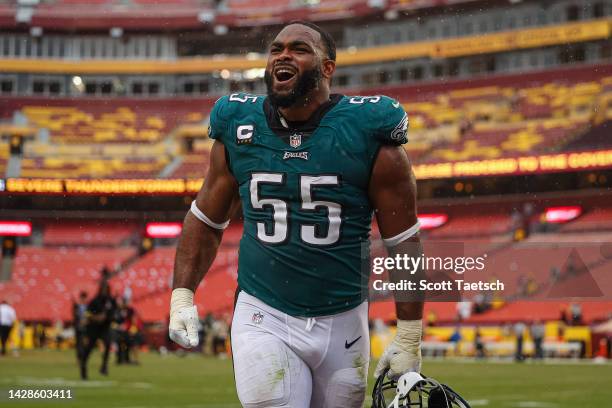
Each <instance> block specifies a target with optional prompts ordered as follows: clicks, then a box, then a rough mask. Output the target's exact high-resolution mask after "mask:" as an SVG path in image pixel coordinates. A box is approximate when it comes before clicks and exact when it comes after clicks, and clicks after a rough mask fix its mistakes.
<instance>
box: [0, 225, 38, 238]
mask: <svg viewBox="0 0 612 408" xmlns="http://www.w3.org/2000/svg"><path fill="white" fill-rule="evenodd" d="M30 235H32V223H31V222H29V221H0V236H12V237H29V236H30Z"/></svg>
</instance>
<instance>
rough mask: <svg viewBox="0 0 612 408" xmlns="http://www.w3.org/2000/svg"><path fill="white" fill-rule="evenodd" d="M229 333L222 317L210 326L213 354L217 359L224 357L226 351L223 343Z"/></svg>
mask: <svg viewBox="0 0 612 408" xmlns="http://www.w3.org/2000/svg"><path fill="white" fill-rule="evenodd" d="M228 333H229V326H228V324H227V323H226V321H225V319H223V317H220V318H219V319H216V320H215V321H214V323H213V325H212V337H213V344H212V346H213V353H214V355H215V356H217V357H224V356H225V352H226V351H227V349H226V347H225V342H226V341H227V336H228Z"/></svg>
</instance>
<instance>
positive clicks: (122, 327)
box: [111, 297, 130, 364]
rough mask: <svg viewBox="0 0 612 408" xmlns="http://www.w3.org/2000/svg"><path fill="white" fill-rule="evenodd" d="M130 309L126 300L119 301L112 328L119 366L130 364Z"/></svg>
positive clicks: (119, 299) (121, 298) (120, 299)
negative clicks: (128, 328)
mask: <svg viewBox="0 0 612 408" xmlns="http://www.w3.org/2000/svg"><path fill="white" fill-rule="evenodd" d="M128 313H129V310H128V307H127V303H126V301H125V299H124V298H123V297H119V298H118V299H117V310H116V312H115V318H114V320H113V323H112V324H111V327H112V338H113V340H114V341H115V343H116V344H117V353H116V354H117V364H128V363H129V362H130V354H129V345H128V343H129V338H128V331H127V326H128Z"/></svg>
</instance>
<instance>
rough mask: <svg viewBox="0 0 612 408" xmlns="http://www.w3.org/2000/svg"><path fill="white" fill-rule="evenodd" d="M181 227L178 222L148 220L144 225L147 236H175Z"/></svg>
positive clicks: (179, 232) (178, 233)
mask: <svg viewBox="0 0 612 408" xmlns="http://www.w3.org/2000/svg"><path fill="white" fill-rule="evenodd" d="M182 229H183V225H182V224H181V223H179V222H150V223H148V224H147V226H146V232H147V237H149V238H176V237H178V236H179V235H180V234H181V231H182Z"/></svg>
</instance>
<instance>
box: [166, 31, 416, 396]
mask: <svg viewBox="0 0 612 408" xmlns="http://www.w3.org/2000/svg"><path fill="white" fill-rule="evenodd" d="M335 69H336V47H335V43H334V41H333V39H332V37H331V36H330V35H329V34H328V33H326V32H325V31H323V30H322V29H320V28H319V27H318V26H316V25H314V24H311V23H307V22H294V23H290V24H288V25H287V26H285V27H284V28H283V29H282V30H281V32H280V33H279V34H278V35H277V36H276V38H275V39H274V40H273V42H272V43H271V44H270V48H269V56H268V62H267V67H266V71H265V81H266V85H267V96H257V95H249V94H242V93H239V94H233V95H229V96H225V97H222V98H221V99H219V100H218V101H217V102H216V104H215V106H214V108H213V110H212V112H211V115H210V132H209V135H210V137H211V138H213V139H214V140H215V142H214V144H213V146H212V151H211V157H210V168H209V172H208V175H207V177H206V180H205V182H204V184H203V186H202V189H201V191H200V192H199V193H198V195H197V197H196V199H195V201H194V202H193V203H192V205H191V210H190V211H189V212H188V213H187V215H186V217H185V221H184V227H183V233H182V236H181V238H180V240H179V244H178V248H177V254H176V263H175V269H174V285H173V287H174V290H173V292H172V299H171V311H170V328H169V329H170V337H171V338H172V339H173V340H174V341H176V342H177V343H179V344H181V345H182V346H185V347H190V346H195V345H196V344H197V343H198V338H197V327H196V323H197V318H198V317H197V311H196V308H195V306H194V304H193V295H194V291H195V290H196V288H197V286H198V284H199V283H200V281H201V279H202V278H203V277H204V275H205V273H206V271H207V270H208V268H209V267H210V265H211V264H212V262H213V260H214V258H215V254H216V252H217V248H218V246H219V244H220V242H221V237H222V234H223V230H224V229H225V228H226V227H227V225H228V223H229V218H230V216H231V214H232V209H233V208H236V205H237V203H239V202H240V203H241V204H242V211H243V216H244V232H243V236H242V240H241V241H240V254H239V262H238V287H239V288H238V289H239V294H238V297H237V301H236V305H235V310H234V317H233V323H232V329H231V344H232V353H233V358H234V371H235V380H236V388H237V391H238V397H239V399H240V401H241V403H242V405H243V406H245V407H249V408H258V407H266V408H269V407H291V408H307V407H316V408H322V407H343V408H352V407H361V406H362V404H363V401H364V398H365V389H366V377H367V373H368V363H369V352H370V347H369V337H368V303H367V297H368V278H369V270H370V268H369V233H370V226H371V221H372V214H373V213H375V214H376V219H377V222H378V226H379V229H380V232H381V234H382V236H383V239H384V243H385V245H386V246H387V248H388V250H389V252H390V254H391V255H393V256H394V255H395V254H402V255H403V254H409V255H410V256H419V255H420V251H421V249H420V243H419V238H418V229H419V224H418V220H417V215H416V183H415V179H414V176H413V173H412V170H411V166H410V163H409V160H408V157H407V155H406V152H405V150H404V149H403V148H402V146H401V145H402V144H404V143H406V142H407V139H406V137H407V135H406V134H407V127H408V118H407V116H406V113H405V112H404V110H403V108H402V106H401V105H400V104H399V102H397V101H395V100H393V99H391V98H388V97H385V96H354V97H350V96H344V95H339V94H331V93H330V85H331V82H332V76H333V74H334V71H335ZM391 278H392V279H397V278H398V277H397V276H394V275H392V276H391ZM396 304H397V307H396V309H397V318H398V325H397V335H396V337H395V339H394V341H393V343H392V344H391V345H390V346H389V348H388V349H387V350H386V351H385V353H384V355H383V357H382V359H381V360H380V362H379V366H378V367H377V374H378V375H380V374H381V373H382V372H384V371H385V372H386V369H387V368H390V371H389V372H390V376H392V377H395V378H397V377H399V376H400V375H401V374H403V373H405V372H407V371H419V370H420V364H421V353H420V342H421V331H422V328H421V327H422V326H421V317H422V308H423V304H422V302H420V301H414V302H396Z"/></svg>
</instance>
